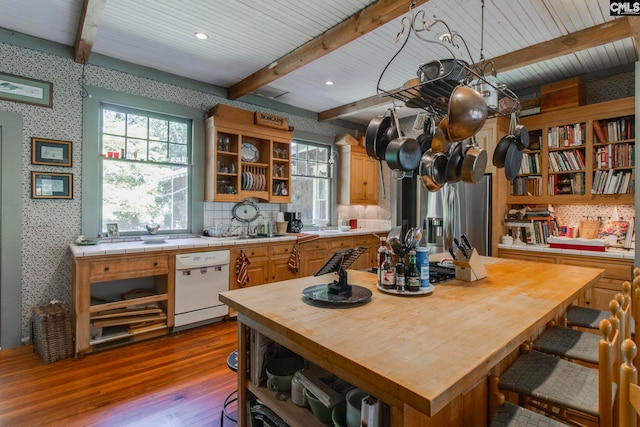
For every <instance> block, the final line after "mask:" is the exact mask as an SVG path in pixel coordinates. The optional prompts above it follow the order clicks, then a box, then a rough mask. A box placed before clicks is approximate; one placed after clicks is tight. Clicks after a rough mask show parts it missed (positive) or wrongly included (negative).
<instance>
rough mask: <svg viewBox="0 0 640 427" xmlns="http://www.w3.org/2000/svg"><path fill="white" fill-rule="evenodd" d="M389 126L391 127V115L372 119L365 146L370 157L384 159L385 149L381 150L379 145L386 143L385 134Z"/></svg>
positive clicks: (368, 127) (366, 134)
mask: <svg viewBox="0 0 640 427" xmlns="http://www.w3.org/2000/svg"><path fill="white" fill-rule="evenodd" d="M389 127H391V117H389V116H384V117H374V118H373V119H371V121H370V122H369V125H368V126H367V132H366V133H365V148H366V150H367V155H368V156H369V157H372V158H374V159H377V160H384V150H382V151H380V148H379V147H380V146H381V145H382V144H383V143H384V139H385V134H386V131H387V129H388V128H389ZM387 142H388V141H387ZM385 147H386V146H385Z"/></svg>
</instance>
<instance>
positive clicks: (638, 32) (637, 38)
mask: <svg viewBox="0 0 640 427" xmlns="http://www.w3.org/2000/svg"><path fill="white" fill-rule="evenodd" d="M627 20H628V21H629V28H630V29H631V34H632V35H631V37H633V42H634V43H635V45H636V61H637V60H640V16H627Z"/></svg>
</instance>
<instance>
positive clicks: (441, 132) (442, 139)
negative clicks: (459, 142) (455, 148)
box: [431, 117, 453, 153]
mask: <svg viewBox="0 0 640 427" xmlns="http://www.w3.org/2000/svg"><path fill="white" fill-rule="evenodd" d="M448 122H449V120H448V119H447V117H444V118H443V119H442V120H441V121H440V123H439V124H438V126H437V127H436V129H435V132H434V134H433V137H432V138H431V149H432V150H433V151H435V152H437V153H444V152H445V151H447V150H449V148H451V145H453V141H451V139H449V135H448V133H447V132H448V131H447V126H448Z"/></svg>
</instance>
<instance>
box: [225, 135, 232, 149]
mask: <svg viewBox="0 0 640 427" xmlns="http://www.w3.org/2000/svg"><path fill="white" fill-rule="evenodd" d="M230 146H231V138H229V137H228V136H225V137H224V151H229V148H230Z"/></svg>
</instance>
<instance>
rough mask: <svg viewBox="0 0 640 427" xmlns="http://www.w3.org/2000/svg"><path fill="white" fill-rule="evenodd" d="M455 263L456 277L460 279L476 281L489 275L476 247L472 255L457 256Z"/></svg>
mask: <svg viewBox="0 0 640 427" xmlns="http://www.w3.org/2000/svg"><path fill="white" fill-rule="evenodd" d="M453 264H454V265H455V266H456V279H458V280H464V281H465V282H474V281H476V280H480V279H484V278H485V277H487V270H485V268H484V264H482V260H481V259H480V255H479V254H478V251H476V250H475V249H472V250H471V255H470V256H469V257H468V258H467V257H463V256H462V257H461V256H456V259H455V260H454V261H453Z"/></svg>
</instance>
